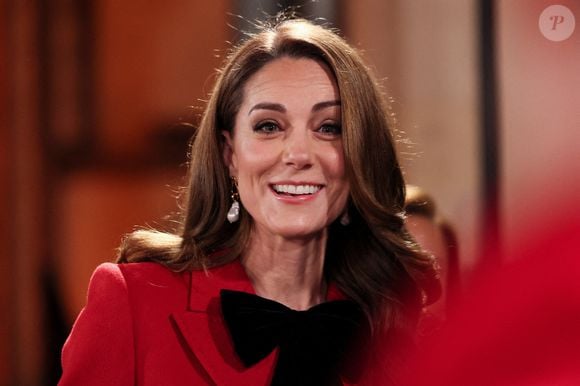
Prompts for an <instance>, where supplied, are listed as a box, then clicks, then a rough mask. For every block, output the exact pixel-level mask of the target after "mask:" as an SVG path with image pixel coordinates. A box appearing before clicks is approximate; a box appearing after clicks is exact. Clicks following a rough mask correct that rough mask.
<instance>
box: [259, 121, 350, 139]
mask: <svg viewBox="0 0 580 386" xmlns="http://www.w3.org/2000/svg"><path fill="white" fill-rule="evenodd" d="M280 130H281V129H280V126H279V125H278V124H277V123H276V122H272V121H264V122H259V123H258V124H256V125H255V126H254V132H257V133H262V134H265V135H272V134H275V133H277V132H279V131H280ZM316 132H318V133H321V134H322V135H326V136H339V135H340V134H341V133H342V126H341V125H339V124H335V123H324V124H322V125H321V126H320V127H319V128H318V129H316Z"/></svg>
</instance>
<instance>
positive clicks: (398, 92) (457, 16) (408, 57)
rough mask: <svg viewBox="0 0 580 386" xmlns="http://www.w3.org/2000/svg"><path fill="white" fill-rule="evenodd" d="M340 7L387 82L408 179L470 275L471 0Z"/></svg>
mask: <svg viewBox="0 0 580 386" xmlns="http://www.w3.org/2000/svg"><path fill="white" fill-rule="evenodd" d="M346 5H347V12H346V15H348V17H347V19H346V20H347V23H348V24H347V26H346V32H347V34H348V37H349V39H350V40H351V41H352V42H354V43H355V44H358V45H359V46H360V47H361V48H362V49H363V50H364V52H365V56H366V57H367V59H368V60H369V62H370V63H371V65H373V66H374V67H375V68H376V71H377V74H378V75H379V77H381V78H386V79H385V82H384V83H385V87H386V91H387V93H388V94H389V95H390V96H391V97H392V98H393V104H392V106H393V110H394V112H395V114H396V115H397V117H398V119H397V120H398V122H397V126H396V127H397V129H399V130H401V131H402V135H403V136H404V137H405V138H407V139H408V140H409V141H411V142H412V145H411V146H408V145H404V144H403V145H401V146H400V151H401V156H402V161H403V166H404V169H405V172H406V176H407V180H408V182H410V183H413V184H416V185H419V186H421V187H423V188H424V189H426V190H427V191H428V192H429V193H431V194H432V195H433V196H434V197H435V199H436V202H437V204H438V206H439V209H440V211H441V214H442V215H443V216H445V217H446V218H448V219H449V221H450V222H451V223H452V224H453V226H454V227H455V229H456V231H457V233H458V237H459V247H460V254H461V264H462V267H463V268H464V270H469V269H470V268H471V267H472V266H473V265H474V264H475V262H476V259H477V258H478V247H479V243H480V240H479V238H478V236H479V229H478V227H479V210H480V209H479V208H480V204H479V179H480V175H479V171H480V166H479V147H478V146H479V144H478V136H479V130H480V129H479V110H478V108H479V105H478V103H479V101H478V92H479V91H478V90H479V88H478V48H477V43H478V40H477V39H478V37H477V36H478V35H477V33H478V30H477V22H478V20H477V13H476V11H477V9H476V6H477V1H475V0H469V1H465V0H445V1H428V0H423V1H405V0H390V1H373V0H363V1H356V2H346Z"/></svg>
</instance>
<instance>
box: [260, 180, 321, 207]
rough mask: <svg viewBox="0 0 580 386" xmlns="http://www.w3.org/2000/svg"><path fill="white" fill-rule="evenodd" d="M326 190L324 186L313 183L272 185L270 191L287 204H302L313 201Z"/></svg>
mask: <svg viewBox="0 0 580 386" xmlns="http://www.w3.org/2000/svg"><path fill="white" fill-rule="evenodd" d="M323 188H324V185H320V184H313V183H308V182H305V183H296V182H292V183H276V184H271V185H270V189H271V190H272V192H273V193H274V196H275V197H276V198H277V199H278V200H280V201H283V202H287V203H302V202H305V201H310V200H313V199H314V198H316V197H317V196H318V193H319V192H320V191H321V190H322V189H323Z"/></svg>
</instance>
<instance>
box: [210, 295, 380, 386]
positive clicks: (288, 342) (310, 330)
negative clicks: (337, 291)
mask: <svg viewBox="0 0 580 386" xmlns="http://www.w3.org/2000/svg"><path fill="white" fill-rule="evenodd" d="M220 296H221V306H222V313H223V316H224V320H225V322H226V325H227V326H228V328H229V331H230V335H231V337H232V341H233V344H234V348H235V350H236V353H237V354H238V356H239V358H240V359H241V361H242V363H243V364H244V365H245V366H247V367H249V366H252V365H254V364H256V363H257V362H259V361H260V360H261V359H263V358H265V357H266V356H267V355H268V354H269V353H270V352H272V350H274V349H275V348H276V347H278V348H279V356H278V362H277V364H276V369H275V371H274V378H273V380H272V385H297V384H300V385H340V384H341V382H340V376H339V369H340V368H341V367H342V365H343V364H344V362H345V360H346V359H348V358H347V354H348V353H349V352H351V350H352V349H353V345H354V344H355V343H357V341H356V340H357V338H361V339H362V340H364V338H363V336H368V334H369V329H368V323H367V322H366V318H365V315H364V313H363V312H362V310H361V308H360V307H359V306H358V305H357V304H356V303H354V302H352V301H349V300H336V301H331V302H326V303H321V304H318V305H316V306H314V307H312V308H310V309H308V310H306V311H296V310H292V309H290V308H288V307H286V306H285V305H283V304H280V303H278V302H275V301H273V300H269V299H265V298H262V297H260V296H257V295H252V294H249V293H245V292H238V291H231V290H222V291H221V293H220ZM358 343H360V340H359V342H358ZM351 359H352V358H351ZM343 375H344V376H345V377H347V378H351V377H352V376H354V375H353V374H349V372H348V371H347V372H346V374H343Z"/></svg>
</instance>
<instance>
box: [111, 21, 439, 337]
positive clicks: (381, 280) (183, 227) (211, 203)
mask: <svg viewBox="0 0 580 386" xmlns="http://www.w3.org/2000/svg"><path fill="white" fill-rule="evenodd" d="M281 57H291V58H309V59H313V60H316V61H319V62H321V63H323V64H325V65H326V66H327V67H328V68H329V69H330V70H331V71H332V73H333V74H334V77H335V79H336V82H337V85H338V89H339V93H340V100H341V114H342V117H341V119H342V143H343V147H344V148H343V151H344V162H345V172H346V176H347V178H348V180H349V186H350V197H349V199H348V204H347V206H348V208H347V209H348V212H349V216H350V220H351V222H350V224H349V225H348V226H342V225H340V224H338V221H336V222H335V223H333V224H331V225H330V227H329V232H328V234H329V237H328V241H327V250H326V260H325V268H324V274H325V277H326V279H327V280H330V281H332V282H334V283H336V285H337V286H338V287H339V288H340V290H342V291H343V293H344V294H345V295H346V296H348V297H349V298H351V299H352V300H354V301H356V302H357V303H358V304H360V305H361V307H362V308H363V309H364V310H365V312H366V313H367V315H368V317H369V319H370V320H371V321H373V326H378V325H380V326H389V327H393V326H398V327H401V328H409V327H411V326H414V324H415V323H416V320H417V317H418V315H419V312H420V310H421V308H422V305H423V304H424V303H425V301H429V300H434V299H436V298H437V297H438V296H439V291H440V287H439V281H438V278H437V274H436V271H435V268H434V262H433V260H432V258H431V257H430V256H428V255H425V254H423V253H422V252H421V250H420V248H418V246H417V245H416V244H415V243H414V241H413V240H412V238H411V237H410V236H409V234H408V233H407V231H406V229H405V227H404V212H403V208H404V200H405V184H404V181H403V176H402V172H401V169H400V166H399V162H398V160H397V157H396V153H395V146H394V141H393V136H392V134H391V131H390V129H389V112H388V109H387V106H386V103H385V100H384V97H383V95H382V93H381V91H380V88H379V86H378V83H377V81H376V79H375V78H374V77H373V75H372V73H371V71H370V70H369V69H368V68H367V66H366V65H365V64H364V63H363V60H362V59H361V57H360V55H359V54H358V53H357V51H356V50H355V49H354V48H353V47H351V46H350V45H349V44H348V43H346V41H345V40H344V39H342V38H341V37H340V36H339V35H338V34H336V33H335V32H334V31H332V30H330V29H328V28H325V27H322V26H318V25H315V24H313V23H311V22H309V21H306V20H303V19H293V20H284V21H281V22H278V23H276V24H273V25H269V26H264V28H263V30H262V31H261V32H259V33H257V34H254V35H250V36H249V37H248V38H247V39H246V40H245V41H243V42H242V43H241V44H240V45H238V46H237V47H236V48H234V49H233V50H232V51H231V53H230V54H229V56H228V57H227V59H226V60H225V64H224V65H223V67H222V68H221V70H219V71H218V77H217V80H216V83H215V85H214V87H213V91H212V92H211V95H210V96H209V100H208V102H207V106H206V108H205V111H204V113H203V115H202V118H201V121H200V123H199V126H198V128H197V130H196V132H195V134H194V136H193V138H192V142H191V145H190V146H191V147H190V155H189V156H190V157H189V172H188V184H187V187H186V189H185V195H184V198H185V201H184V204H183V214H182V218H181V221H180V226H179V229H178V230H177V231H176V232H174V233H167V232H160V231H152V230H139V231H135V232H133V233H131V234H129V235H127V236H126V237H125V239H124V241H123V243H122V245H121V247H120V252H119V256H118V262H119V263H126V262H142V261H154V262H158V263H160V264H163V265H165V266H167V267H168V268H170V269H172V270H175V271H185V270H196V269H206V268H210V267H215V266H219V265H222V264H226V263H228V262H231V261H233V260H234V259H236V258H238V257H239V256H240V254H241V252H242V251H243V250H244V248H246V246H247V243H248V240H249V237H250V233H251V231H252V218H251V216H250V215H249V214H248V213H247V212H246V211H244V210H243V208H242V210H241V213H240V219H239V221H238V222H236V223H233V224H230V223H229V222H228V221H227V220H226V213H227V211H228V209H229V206H230V205H231V200H230V191H231V180H230V177H229V173H228V168H227V166H226V165H225V163H224V160H223V156H222V154H223V146H224V139H223V135H222V134H221V131H222V130H229V131H232V130H233V128H234V123H235V117H236V114H237V112H238V109H239V107H240V105H241V103H242V100H243V98H244V85H245V84H246V82H247V81H248V79H249V78H250V77H251V76H252V75H254V74H255V73H256V72H257V71H259V70H260V69H261V68H262V67H263V66H264V65H265V64H266V63H268V62H271V61H273V60H276V59H277V58H281ZM242 204H243V203H242Z"/></svg>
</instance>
